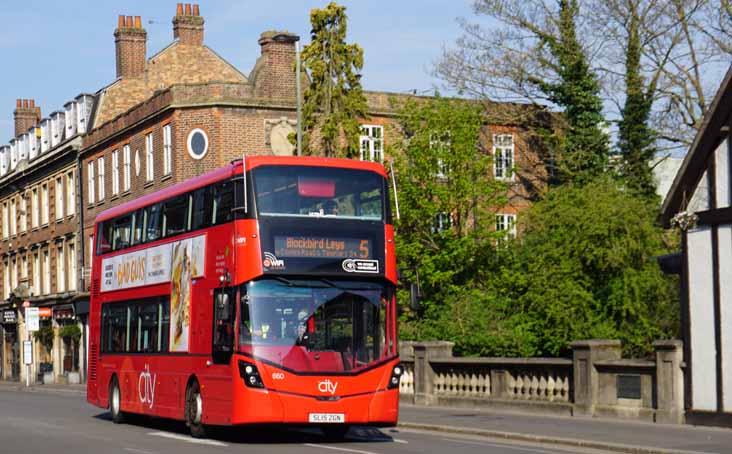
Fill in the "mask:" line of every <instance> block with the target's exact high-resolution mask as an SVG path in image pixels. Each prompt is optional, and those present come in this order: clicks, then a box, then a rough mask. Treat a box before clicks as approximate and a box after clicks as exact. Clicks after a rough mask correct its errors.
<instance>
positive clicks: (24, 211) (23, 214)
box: [20, 193, 28, 233]
mask: <svg viewBox="0 0 732 454" xmlns="http://www.w3.org/2000/svg"><path fill="white" fill-rule="evenodd" d="M27 230H28V193H25V194H23V195H21V196H20V233H25V232H26V231H27Z"/></svg>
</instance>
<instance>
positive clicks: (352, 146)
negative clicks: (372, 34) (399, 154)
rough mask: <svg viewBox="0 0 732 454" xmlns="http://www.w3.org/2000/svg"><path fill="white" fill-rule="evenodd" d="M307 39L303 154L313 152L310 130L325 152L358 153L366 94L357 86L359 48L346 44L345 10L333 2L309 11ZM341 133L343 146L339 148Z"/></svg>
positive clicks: (351, 156) (341, 154)
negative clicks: (316, 131)
mask: <svg viewBox="0 0 732 454" xmlns="http://www.w3.org/2000/svg"><path fill="white" fill-rule="evenodd" d="M310 23H311V25H312V30H311V32H310V38H311V42H310V44H308V45H306V46H305V47H304V48H303V52H302V61H303V66H304V68H305V71H307V73H308V75H309V76H310V85H309V86H308V88H307V89H306V90H305V93H304V98H305V100H304V104H303V111H302V115H303V153H304V154H316V152H317V147H315V146H314V144H313V143H312V141H313V133H314V131H315V130H316V129H317V130H318V131H319V133H320V146H321V147H322V152H323V153H324V154H325V155H326V156H333V157H349V158H353V157H357V156H358V153H359V135H360V123H359V119H361V118H365V117H366V108H367V106H366V97H365V96H364V94H363V89H362V88H361V74H360V70H361V69H362V68H363V49H362V48H361V47H360V46H359V45H358V44H346V23H347V17H346V8H345V7H344V6H340V5H337V4H336V3H334V2H331V3H330V4H328V6H327V7H326V8H324V9H318V8H314V9H313V10H312V11H310ZM341 136H343V137H344V138H345V147H341V146H340V142H341Z"/></svg>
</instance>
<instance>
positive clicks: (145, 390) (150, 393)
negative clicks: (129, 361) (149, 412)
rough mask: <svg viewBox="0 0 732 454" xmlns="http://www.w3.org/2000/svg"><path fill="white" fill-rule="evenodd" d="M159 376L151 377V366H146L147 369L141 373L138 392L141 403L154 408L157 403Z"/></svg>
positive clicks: (138, 380)
mask: <svg viewBox="0 0 732 454" xmlns="http://www.w3.org/2000/svg"><path fill="white" fill-rule="evenodd" d="M157 377H158V374H155V375H150V366H149V365H147V364H145V369H144V370H143V371H142V372H140V378H138V379H137V392H138V394H139V397H140V402H142V403H143V404H146V405H148V406H149V408H152V407H153V404H154V403H155V380H156V379H157Z"/></svg>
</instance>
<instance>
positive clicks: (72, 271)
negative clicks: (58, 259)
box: [66, 241, 76, 291]
mask: <svg viewBox="0 0 732 454" xmlns="http://www.w3.org/2000/svg"><path fill="white" fill-rule="evenodd" d="M66 255H67V258H68V260H67V262H68V265H67V269H68V272H67V274H68V275H69V282H68V285H67V287H68V288H69V290H70V291H75V290H76V242H74V241H69V242H68V243H66Z"/></svg>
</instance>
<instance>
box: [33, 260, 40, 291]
mask: <svg viewBox="0 0 732 454" xmlns="http://www.w3.org/2000/svg"><path fill="white" fill-rule="evenodd" d="M40 294H41V255H40V251H39V250H38V249H34V250H33V295H34V296H38V295H40Z"/></svg>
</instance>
